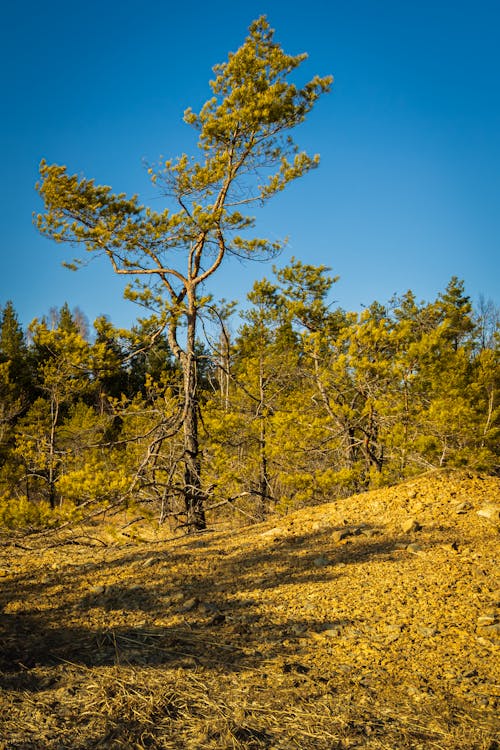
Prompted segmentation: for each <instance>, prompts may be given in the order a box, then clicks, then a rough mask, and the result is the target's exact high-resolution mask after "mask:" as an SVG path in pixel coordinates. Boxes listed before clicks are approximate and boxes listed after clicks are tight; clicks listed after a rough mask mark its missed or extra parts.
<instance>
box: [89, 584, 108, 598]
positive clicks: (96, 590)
mask: <svg viewBox="0 0 500 750" xmlns="http://www.w3.org/2000/svg"><path fill="white" fill-rule="evenodd" d="M105 591H106V586H92V588H91V589H90V590H89V594H90V595H91V596H100V595H101V594H104V592H105Z"/></svg>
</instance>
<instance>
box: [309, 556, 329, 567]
mask: <svg viewBox="0 0 500 750" xmlns="http://www.w3.org/2000/svg"><path fill="white" fill-rule="evenodd" d="M313 565H314V566H315V567H316V568H324V567H326V566H327V565H330V560H329V559H328V558H327V557H324V556H323V555H320V556H319V557H316V558H315V559H314V560H313Z"/></svg>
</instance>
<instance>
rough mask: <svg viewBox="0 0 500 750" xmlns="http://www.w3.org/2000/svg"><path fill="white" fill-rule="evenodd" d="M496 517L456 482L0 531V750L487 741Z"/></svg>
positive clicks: (493, 726) (478, 494) (487, 482)
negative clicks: (192, 527)
mask: <svg viewBox="0 0 500 750" xmlns="http://www.w3.org/2000/svg"><path fill="white" fill-rule="evenodd" d="M122 521H123V519H122ZM499 528H500V480H499V479H498V478H497V479H495V478H491V477H481V476H476V475H471V474H467V473H451V474H433V475H427V476H424V477H421V478H419V479H416V480H412V481H410V482H407V483H405V484H403V485H399V486H397V487H393V488H390V489H384V490H378V491H374V492H369V493H365V494H362V495H357V496H355V497H351V498H347V499H345V500H340V501H336V502H335V503H331V504H327V505H321V506H317V507H314V508H308V509H302V510H299V511H296V512H294V513H290V514H289V515H287V516H284V517H275V518H273V519H270V520H268V521H267V522H265V523H263V524H259V525H254V526H248V527H245V528H239V529H237V530H225V531H220V530H219V531H209V532H206V533H203V534H199V535H196V536H193V537H182V538H179V537H177V538H162V535H164V537H166V536H167V532H166V530H164V529H160V530H159V529H155V528H154V527H153V526H152V525H148V524H146V523H144V522H142V523H137V524H135V525H133V526H128V527H127V528H126V530H125V529H122V531H120V530H119V529H118V528H114V529H112V528H111V527H110V525H109V524H107V525H106V524H105V523H103V522H101V523H99V524H95V525H94V526H92V527H87V528H85V529H82V528H80V529H73V530H72V531H71V532H68V531H66V532H65V533H64V534H62V533H59V535H54V534H52V535H49V536H42V537H40V536H38V537H27V538H24V539H17V540H13V539H12V538H8V537H6V536H3V537H1V542H2V546H1V547H0V591H1V593H0V613H1V614H0V670H1V671H0V750H28V749H29V750H34V749H47V750H56V749H57V750H63V749H66V748H68V749H70V748H71V749H73V748H74V749H78V750H84V749H85V750H90V748H111V749H112V750H114V749H118V748H124V749H127V750H129V749H136V750H141V749H142V748H162V749H163V748H171V749H172V750H182V749H186V750H198V749H200V750H201V749H202V748H203V749H205V748H207V749H208V748H213V749H214V750H215V749H216V748H252V749H253V748H255V749H257V748H266V749H267V750H278V749H281V750H285V749H286V750H288V749H290V750H292V749H308V748H311V749H313V748H314V749H318V750H322V749H324V750H335V749H346V748H384V749H387V750H395V749H398V748H415V749H417V748H419V749H421V750H434V749H436V750H438V749H439V750H445V749H446V750H459V749H460V750H499V748H500V738H499V732H498V730H499V724H498V718H497V717H498V713H497V711H498V706H499V702H500V701H499V697H500V687H499V670H498V664H499V660H498V651H499V644H500V617H499V607H500V581H499V578H498V568H497V567H496V566H497V556H498V541H499ZM132 529H133V530H134V534H135V538H134V539H132V538H131V537H130V536H126V534H130V533H131V530H132ZM14 542H16V543H14ZM16 544H17V546H16ZM19 545H22V546H19Z"/></svg>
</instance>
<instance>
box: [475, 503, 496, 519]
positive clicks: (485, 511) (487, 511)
mask: <svg viewBox="0 0 500 750" xmlns="http://www.w3.org/2000/svg"><path fill="white" fill-rule="evenodd" d="M477 515H478V516H480V518H486V520H487V521H492V522H493V523H497V522H498V521H500V505H493V504H491V505H484V506H483V507H482V508H481V509H480V510H478V511H477Z"/></svg>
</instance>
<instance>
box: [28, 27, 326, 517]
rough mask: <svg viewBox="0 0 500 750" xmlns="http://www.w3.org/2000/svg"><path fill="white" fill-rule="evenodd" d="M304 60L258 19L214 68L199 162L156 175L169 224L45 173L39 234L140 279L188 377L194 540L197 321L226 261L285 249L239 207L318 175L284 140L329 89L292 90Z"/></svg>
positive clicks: (316, 85) (73, 179)
mask: <svg viewBox="0 0 500 750" xmlns="http://www.w3.org/2000/svg"><path fill="white" fill-rule="evenodd" d="M305 58H306V55H303V54H302V55H296V56H290V55H287V54H285V53H284V52H283V50H282V49H281V47H280V46H279V45H278V44H276V42H275V41H274V32H273V30H272V29H271V28H270V27H269V24H268V23H267V21H266V19H265V18H264V17H261V18H259V19H258V20H256V21H255V22H254V23H252V25H251V26H250V30H249V35H248V37H247V38H246V40H245V42H244V44H243V45H242V46H241V47H240V48H239V49H238V50H237V51H236V52H235V53H231V54H230V55H229V58H228V61H227V62H225V63H222V64H220V65H216V66H215V68H214V73H215V78H214V80H213V81H212V82H211V84H210V85H211V88H212V92H213V96H212V97H211V98H210V99H209V100H208V101H207V102H206V104H205V105H204V106H203V107H202V109H201V110H200V112H199V113H198V114H197V113H195V112H194V111H193V110H192V109H188V110H186V112H185V115H184V119H185V121H186V122H187V123H188V124H189V125H191V126H192V127H193V128H194V129H195V130H196V131H197V132H198V134H199V140H198V147H199V150H200V154H201V158H200V160H199V161H196V160H193V159H190V158H189V157H188V156H187V155H183V156H181V157H180V158H178V159H177V160H167V161H166V162H165V163H164V164H163V165H162V166H161V168H160V169H158V170H156V171H155V170H151V174H152V179H153V182H154V183H155V184H157V185H159V186H160V187H162V188H163V190H164V192H165V194H166V196H167V197H168V198H169V199H171V201H173V203H174V204H175V210H174V211H173V212H170V211H169V210H168V209H166V210H165V211H163V212H160V213H158V212H156V211H153V210H152V209H149V208H144V207H143V206H141V205H140V204H139V202H138V200H137V197H133V198H131V199H128V198H126V197H125V196H124V195H122V194H120V195H115V194H113V193H112V192H111V189H110V188H107V187H101V186H97V185H95V183H94V182H93V181H92V180H86V179H80V178H79V177H77V176H71V175H69V174H68V172H67V170H66V168H65V167H62V166H57V165H52V166H50V165H48V164H47V163H45V162H42V164H41V171H40V173H41V181H40V183H39V185H38V188H39V192H40V195H41V197H42V199H43V201H44V203H45V214H43V215H41V216H40V217H39V219H38V226H39V228H40V230H41V231H42V232H43V233H44V234H46V235H47V236H49V237H52V238H54V239H55V240H57V241H68V242H75V243H78V244H79V245H80V247H81V246H82V245H84V246H85V247H86V249H87V250H88V251H91V252H98V253H99V254H102V253H105V254H106V255H107V257H108V258H109V260H110V262H111V264H112V267H113V269H114V271H115V272H116V273H119V274H123V275H128V276H130V277H132V278H133V280H134V282H135V286H134V287H129V289H128V296H129V297H130V298H132V299H135V300H137V301H140V302H141V303H142V304H143V305H146V306H147V307H149V308H151V309H152V310H153V311H156V312H157V314H158V323H159V326H160V327H166V330H167V335H168V343H169V346H170V349H171V351H172V352H173V354H174V356H175V357H176V358H177V360H178V362H179V364H180V367H181V370H182V375H183V393H182V399H183V406H182V427H183V434H184V456H183V462H184V488H183V496H184V501H185V507H186V514H187V521H188V525H189V526H190V527H191V528H199V529H201V528H203V527H204V526H205V518H204V510H203V504H204V491H203V487H202V483H201V454H200V448H199V382H198V376H197V373H198V362H197V353H196V342H197V333H198V328H199V319H200V312H201V310H202V309H203V308H204V307H206V305H207V304H208V302H209V298H208V297H207V296H206V294H205V293H204V291H203V288H204V285H205V282H207V281H208V279H209V278H210V277H211V276H212V275H213V274H214V273H215V272H216V271H217V269H218V268H219V267H220V265H221V263H222V262H223V261H224V260H225V258H226V256H228V255H231V254H235V255H238V256H240V257H241V256H243V257H246V258H253V257H261V258H262V257H268V256H273V255H275V254H276V253H277V252H278V251H279V249H280V247H281V246H280V243H274V242H269V241H268V240H266V239H253V238H250V237H249V230H250V229H252V228H253V226H254V218H253V217H252V216H250V215H245V214H243V213H242V212H241V210H242V207H243V206H248V205H249V204H252V203H254V204H262V203H264V202H266V201H267V200H268V199H269V198H271V197H272V196H273V195H275V194H276V193H278V192H280V191H281V190H283V189H284V188H285V187H286V186H287V184H288V183H290V182H292V181H293V180H295V179H297V178H299V177H301V176H303V175H304V174H306V173H307V172H309V171H310V170H311V169H313V168H314V167H316V166H317V164H318V161H319V159H318V157H317V156H315V157H310V156H308V155H307V154H306V153H304V152H302V153H300V152H299V150H298V148H297V146H296V145H295V144H294V142H293V140H292V138H291V136H290V135H289V134H288V133H289V131H290V130H292V129H293V128H294V127H295V126H297V125H299V124H300V123H302V122H303V121H304V120H305V118H306V115H307V114H308V113H309V112H310V110H311V109H312V108H313V106H314V105H315V103H316V102H317V100H318V98H319V97H320V96H321V95H322V94H323V93H324V92H326V91H328V89H329V88H330V84H331V78H330V77H326V78H319V77H317V76H316V77H315V78H313V79H312V80H311V81H310V82H309V83H307V84H306V85H305V86H303V87H302V88H297V86H296V85H294V84H293V83H291V82H290V81H289V78H290V75H291V74H292V73H293V71H294V70H296V69H297V68H298V67H299V65H300V64H301V63H302V62H303V61H304V60H305ZM243 194H244V196H245V197H244V199H242V195H243ZM179 251H181V253H179ZM179 257H181V258H182V261H181V262H180V263H179V264H178V265H176V258H179ZM77 265H78V262H76V264H73V267H76V266H77ZM181 322H183V323H184V324H185V335H184V336H183V338H182V339H181V338H180V335H179V326H180V324H181Z"/></svg>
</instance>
